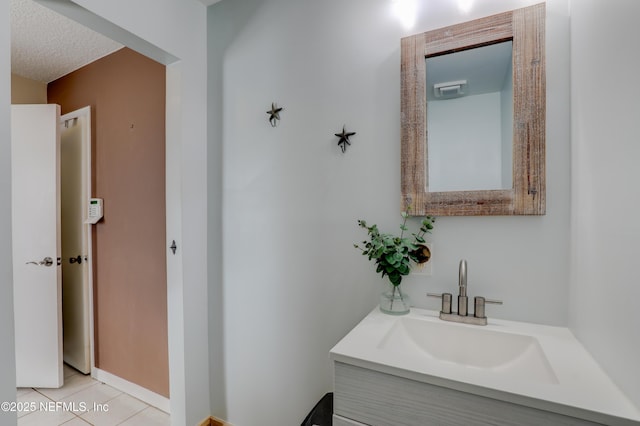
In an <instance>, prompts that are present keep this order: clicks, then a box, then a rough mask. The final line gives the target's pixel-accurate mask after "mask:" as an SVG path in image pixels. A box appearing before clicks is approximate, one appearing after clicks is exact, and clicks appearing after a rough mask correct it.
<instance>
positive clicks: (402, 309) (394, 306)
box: [380, 283, 411, 315]
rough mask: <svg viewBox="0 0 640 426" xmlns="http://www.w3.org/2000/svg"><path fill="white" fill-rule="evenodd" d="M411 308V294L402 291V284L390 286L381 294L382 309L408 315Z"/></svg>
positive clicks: (389, 312)
mask: <svg viewBox="0 0 640 426" xmlns="http://www.w3.org/2000/svg"><path fill="white" fill-rule="evenodd" d="M410 308H411V300H410V299H409V295H408V294H406V293H404V292H403V291H402V286H401V284H398V285H393V284H391V283H389V287H388V288H387V289H386V290H385V291H384V292H382V294H381V295H380V310H381V311H382V312H384V313H385V314H389V315H406V314H408V313H409V310H410Z"/></svg>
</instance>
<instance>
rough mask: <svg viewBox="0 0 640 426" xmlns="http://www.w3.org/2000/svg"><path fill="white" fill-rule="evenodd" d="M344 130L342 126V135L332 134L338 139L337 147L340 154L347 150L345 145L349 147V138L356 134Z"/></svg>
mask: <svg viewBox="0 0 640 426" xmlns="http://www.w3.org/2000/svg"><path fill="white" fill-rule="evenodd" d="M344 128H345V126H342V133H334V134H335V135H336V136H337V137H339V138H340V140H339V141H338V146H339V147H340V149H341V150H342V152H345V151H346V150H347V145H351V142H350V141H349V136H353V135H355V134H356V132H347V131H346V130H345V129H344Z"/></svg>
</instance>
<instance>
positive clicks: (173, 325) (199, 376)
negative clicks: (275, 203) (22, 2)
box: [0, 0, 221, 425]
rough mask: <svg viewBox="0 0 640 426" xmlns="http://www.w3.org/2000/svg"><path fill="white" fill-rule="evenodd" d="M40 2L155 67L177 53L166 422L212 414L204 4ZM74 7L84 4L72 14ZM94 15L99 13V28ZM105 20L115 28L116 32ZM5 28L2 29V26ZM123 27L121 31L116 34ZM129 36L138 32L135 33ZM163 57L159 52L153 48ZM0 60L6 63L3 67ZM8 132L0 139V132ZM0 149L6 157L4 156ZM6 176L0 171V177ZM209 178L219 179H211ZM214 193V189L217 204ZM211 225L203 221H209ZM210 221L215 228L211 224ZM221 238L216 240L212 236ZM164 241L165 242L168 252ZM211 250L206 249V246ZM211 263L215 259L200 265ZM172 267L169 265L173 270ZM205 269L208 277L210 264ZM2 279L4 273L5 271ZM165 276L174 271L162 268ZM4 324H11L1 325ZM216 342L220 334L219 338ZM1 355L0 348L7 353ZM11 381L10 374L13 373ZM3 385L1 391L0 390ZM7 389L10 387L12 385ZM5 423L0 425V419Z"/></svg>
mask: <svg viewBox="0 0 640 426" xmlns="http://www.w3.org/2000/svg"><path fill="white" fill-rule="evenodd" d="M39 2H40V3H43V4H45V5H47V6H50V7H54V8H57V10H65V11H68V12H69V13H71V14H72V16H76V14H75V13H76V12H78V14H77V17H78V18H79V19H85V18H86V21H82V23H85V24H87V25H89V26H91V27H92V28H94V29H96V30H98V31H101V32H102V31H107V32H108V35H109V36H112V37H115V36H124V37H125V38H126V39H120V40H119V41H121V42H123V43H125V44H128V45H129V46H130V47H132V48H133V49H136V50H139V51H141V53H144V54H152V56H153V54H158V55H157V56H153V57H154V59H156V60H159V61H160V62H163V63H171V62H172V61H173V60H174V59H175V58H178V59H179V61H178V62H175V63H173V64H172V65H171V66H170V67H169V68H168V90H167V94H168V98H167V101H168V104H169V109H170V110H171V111H175V112H176V114H169V115H168V117H167V126H168V132H167V144H168V146H169V147H168V153H169V154H168V156H167V158H168V159H167V163H168V171H167V175H168V176H171V177H173V178H174V179H172V181H171V182H168V185H167V198H168V200H169V201H170V204H168V205H167V216H168V222H169V226H168V232H167V237H168V238H169V239H173V238H175V239H176V242H177V245H178V252H177V255H176V256H175V257H169V261H168V263H169V265H168V268H169V269H172V270H173V271H174V272H176V271H177V272H176V273H177V274H178V275H179V276H178V280H174V281H169V282H168V287H169V289H168V291H169V298H168V304H169V346H170V347H169V355H170V361H169V362H170V369H171V377H170V379H171V384H170V386H171V410H172V422H173V423H174V424H176V425H181V424H187V425H192V424H197V423H198V422H200V421H201V420H203V419H204V418H205V417H207V416H208V415H209V414H210V411H211V410H210V406H211V396H210V394H211V392H210V391H211V388H210V373H209V370H210V364H213V361H211V357H210V356H209V336H210V332H211V333H212V334H215V333H214V332H213V331H211V330H209V312H208V304H207V297H208V287H209V286H210V287H211V288H214V289H215V288H219V287H220V280H219V279H217V278H216V273H217V274H218V276H219V274H220V272H219V268H216V263H215V259H216V258H217V259H219V258H220V257H221V253H220V250H219V245H216V244H208V241H207V234H208V233H209V234H212V235H215V234H216V232H217V233H218V234H219V233H220V229H219V223H220V208H219V204H218V207H217V209H216V208H214V209H212V210H209V211H208V210H207V208H208V204H207V196H208V195H210V196H212V197H215V196H216V189H215V187H214V188H212V187H210V188H209V190H210V192H209V193H207V179H206V176H207V94H206V86H207V62H206V56H207V53H206V30H207V22H206V8H205V6H204V5H203V4H202V3H200V2H198V1H196V0H192V1H181V0H140V1H136V2H133V3H132V2H129V1H127V0H115V1H110V2H104V1H101V0H76V1H74V2H73V3H72V2H69V1H66V0H39ZM76 3H77V5H80V6H81V7H82V8H85V9H86V10H88V11H90V12H92V13H93V14H95V15H93V16H90V15H91V13H89V14H87V13H85V12H86V10H85V11H84V12H83V11H81V10H80V11H78V10H77V9H78V8H77V7H76ZM8 8H9V6H8V4H5V3H3V4H2V6H0V18H1V19H3V20H5V21H4V22H6V23H7V25H0V28H3V30H2V33H0V56H1V57H2V58H5V60H3V61H1V62H0V63H2V64H3V65H2V69H0V73H1V74H0V77H4V79H3V81H4V82H3V83H2V86H1V89H0V107H1V108H2V109H1V110H0V120H3V121H2V123H5V125H4V126H0V129H2V130H0V131H2V132H3V137H2V138H1V139H0V149H2V152H1V154H2V155H1V156H0V158H1V160H0V161H2V162H4V163H6V162H7V160H6V159H7V158H9V156H8V154H7V151H6V150H7V149H8V144H9V141H10V139H9V136H8V135H9V124H8V118H9V112H8V111H9V108H8V105H9V102H10V101H9V90H8V87H9V78H10V77H9V65H8V64H9V63H10V61H9V59H8V58H9V54H10V53H9V52H10V50H9V35H8V31H9V30H8V28H9V25H8V19H9V13H8ZM100 18H105V19H106V20H107V21H109V22H107V24H108V25H104V24H105V22H102V21H101V19H100ZM110 23H113V24H116V25H117V26H119V27H120V28H114V27H113V25H111V24H110ZM5 28H6V30H5ZM122 29H124V30H125V31H124V32H128V33H127V34H124V32H123V31H122ZM136 36H137V37H136ZM158 48H159V49H162V50H163V51H164V52H167V53H169V55H163V54H162V52H159V49H158ZM5 64H6V65H5ZM5 136H6V137H5ZM5 154H7V155H5ZM0 169H1V171H0V173H3V174H5V173H9V170H10V169H9V167H2V168H0ZM3 176H4V175H3ZM0 182H1V183H0V197H1V198H2V199H3V200H7V199H8V198H9V180H8V178H7V179H0ZM209 183H213V185H214V186H215V185H218V187H220V185H221V184H220V182H219V181H216V180H215V179H212V180H210V181H209ZM219 193H220V191H219V190H218V200H219V199H220V196H219ZM9 209H10V205H7V204H6V203H5V204H2V207H0V227H1V228H0V229H2V231H3V232H2V246H1V248H0V250H2V252H0V255H2V256H1V259H0V262H2V265H5V262H6V265H10V264H11V258H10V255H9V253H10V252H9V251H8V250H9V247H10V238H9V234H10V233H9V227H10V222H9V216H8V211H9ZM209 224H211V226H209ZM216 227H217V228H216ZM218 240H219V238H218ZM169 244H170V242H169V241H168V242H167V251H168V246H169ZM208 249H209V252H208ZM210 257H211V259H214V260H213V261H211V262H209V263H210V264H209V265H208V261H209V260H210ZM174 264H175V266H174ZM209 268H211V269H212V270H213V273H212V274H209V275H208V269H209ZM1 270H2V274H3V276H2V280H0V303H1V304H2V306H1V308H2V309H1V310H0V312H2V314H0V315H2V318H3V320H2V321H0V339H2V341H3V342H4V341H7V342H8V341H11V339H10V338H9V337H10V336H11V334H12V330H13V327H12V325H11V324H12V321H9V320H8V319H7V320H5V318H4V317H5V316H8V317H9V319H10V318H11V317H12V315H11V307H10V306H9V308H6V307H5V304H6V303H8V302H7V300H9V301H10V300H11V297H10V296H11V293H10V282H11V280H10V276H9V275H8V274H10V272H9V271H10V270H11V268H10V266H8V267H7V268H4V267H2V268H1ZM5 275H6V276H5ZM168 276H170V277H172V276H175V274H174V273H173V272H171V271H170V273H169V274H168ZM9 327H10V328H9ZM218 340H219V339H218ZM5 351H6V352H7V353H6V354H5ZM12 353H13V345H11V344H7V345H4V344H3V345H1V349H0V379H2V380H0V397H3V399H8V397H7V398H4V396H5V393H6V392H9V387H14V385H13V384H12V381H11V380H5V376H6V377H14V367H13V363H12V358H11V357H12V356H13V355H12ZM12 380H13V379H12ZM5 387H6V389H7V390H6V391H5ZM11 392H12V393H15V388H14V389H12V390H11ZM3 424H4V423H3Z"/></svg>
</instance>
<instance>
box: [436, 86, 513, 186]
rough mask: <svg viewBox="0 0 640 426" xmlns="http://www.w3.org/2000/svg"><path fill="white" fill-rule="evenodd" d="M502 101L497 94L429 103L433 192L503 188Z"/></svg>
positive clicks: (499, 94)
mask: <svg viewBox="0 0 640 426" xmlns="http://www.w3.org/2000/svg"><path fill="white" fill-rule="evenodd" d="M501 100H502V97H501V93H500V92H493V93H484V94H480V95H475V96H464V97H462V98H457V99H447V100H441V101H430V102H428V106H427V110H428V114H427V129H429V164H428V166H429V167H428V170H429V191H434V192H438V191H465V190H479V189H502V188H503V186H502V125H501V121H502V113H501V109H502V107H501ZM508 188H511V186H509V187H508Z"/></svg>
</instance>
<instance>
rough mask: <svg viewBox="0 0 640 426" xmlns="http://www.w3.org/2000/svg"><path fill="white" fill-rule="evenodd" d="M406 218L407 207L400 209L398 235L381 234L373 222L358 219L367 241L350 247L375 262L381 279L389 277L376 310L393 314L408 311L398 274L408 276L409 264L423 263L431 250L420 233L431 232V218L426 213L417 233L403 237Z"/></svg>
mask: <svg viewBox="0 0 640 426" xmlns="http://www.w3.org/2000/svg"><path fill="white" fill-rule="evenodd" d="M408 217H409V213H408V209H407V211H404V212H402V218H403V221H402V224H401V225H400V229H401V232H400V235H399V236H396V235H393V234H385V233H381V232H380V231H379V230H378V226H377V225H371V226H369V225H367V223H366V222H365V221H364V220H358V226H360V227H361V228H364V229H366V230H367V234H368V235H369V240H368V241H362V243H361V244H354V247H355V248H357V249H359V250H361V251H362V254H363V255H364V256H367V257H368V258H369V260H371V261H374V262H375V265H376V272H377V273H379V274H381V275H382V277H383V278H384V277H387V278H388V279H389V283H390V287H389V290H388V291H385V292H384V293H382V295H381V297H380V309H381V310H382V311H383V312H385V313H389V314H394V315H403V314H406V313H409V308H410V300H409V296H408V295H406V294H404V293H403V291H402V288H401V287H400V283H401V282H402V277H403V276H405V275H409V272H411V266H412V264H421V263H424V262H427V261H428V260H429V258H430V257H431V252H430V251H429V248H428V247H427V246H426V245H425V243H426V241H425V239H424V236H425V234H427V233H431V230H432V229H433V223H434V222H435V218H434V217H432V216H426V217H425V218H424V219H423V220H422V222H421V224H420V229H419V230H418V232H416V233H412V234H411V235H412V237H406V236H405V232H408V227H407V219H408Z"/></svg>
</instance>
